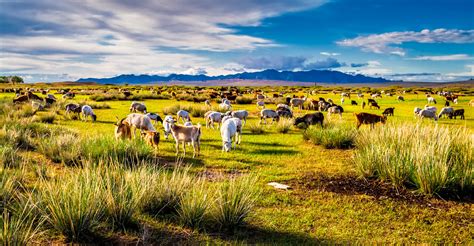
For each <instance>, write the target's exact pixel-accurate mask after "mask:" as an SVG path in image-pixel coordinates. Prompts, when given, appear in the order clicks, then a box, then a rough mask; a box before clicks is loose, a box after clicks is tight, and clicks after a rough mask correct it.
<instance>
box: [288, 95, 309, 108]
mask: <svg viewBox="0 0 474 246" xmlns="http://www.w3.org/2000/svg"><path fill="white" fill-rule="evenodd" d="M305 102H306V97H304V98H302V99H301V98H292V99H291V100H290V105H291V109H293V107H298V108H299V109H300V110H301V109H303V104H304V103H305Z"/></svg>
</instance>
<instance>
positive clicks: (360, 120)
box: [354, 113, 387, 129]
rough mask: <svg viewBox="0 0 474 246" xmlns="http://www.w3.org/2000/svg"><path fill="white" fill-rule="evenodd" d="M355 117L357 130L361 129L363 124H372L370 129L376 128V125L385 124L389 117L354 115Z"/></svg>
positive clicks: (367, 114)
mask: <svg viewBox="0 0 474 246" xmlns="http://www.w3.org/2000/svg"><path fill="white" fill-rule="evenodd" d="M354 115H355V117H356V120H357V129H359V128H360V126H361V125H362V124H366V125H369V124H370V128H374V126H375V124H376V123H378V122H380V123H382V124H385V122H386V121H387V117H386V116H383V115H382V116H381V115H376V114H370V113H354Z"/></svg>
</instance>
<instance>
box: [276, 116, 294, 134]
mask: <svg viewBox="0 0 474 246" xmlns="http://www.w3.org/2000/svg"><path fill="white" fill-rule="evenodd" d="M293 124H294V121H293V119H289V118H281V119H280V120H279V121H278V123H277V125H276V130H277V132H279V133H288V132H289V131H290V130H291V127H292V126H293Z"/></svg>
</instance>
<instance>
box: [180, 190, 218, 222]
mask: <svg viewBox="0 0 474 246" xmlns="http://www.w3.org/2000/svg"><path fill="white" fill-rule="evenodd" d="M208 193H209V190H208V189H206V188H205V183H204V182H203V181H199V182H197V183H195V184H194V186H193V187H192V188H191V189H190V190H189V191H187V192H186V193H184V194H183V195H181V198H180V200H179V204H178V209H177V214H178V218H179V220H180V222H181V223H182V224H183V225H184V226H188V227H190V228H199V227H200V226H201V225H202V224H203V222H204V218H205V216H206V215H207V213H208V209H209V207H210V203H211V199H212V198H211V197H209V195H208Z"/></svg>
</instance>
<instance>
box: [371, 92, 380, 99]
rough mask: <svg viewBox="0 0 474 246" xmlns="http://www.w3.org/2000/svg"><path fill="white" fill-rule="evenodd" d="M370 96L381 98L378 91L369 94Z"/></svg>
mask: <svg viewBox="0 0 474 246" xmlns="http://www.w3.org/2000/svg"><path fill="white" fill-rule="evenodd" d="M370 97H372V98H377V97H378V98H382V95H380V94H379V93H375V94H372V95H370Z"/></svg>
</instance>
